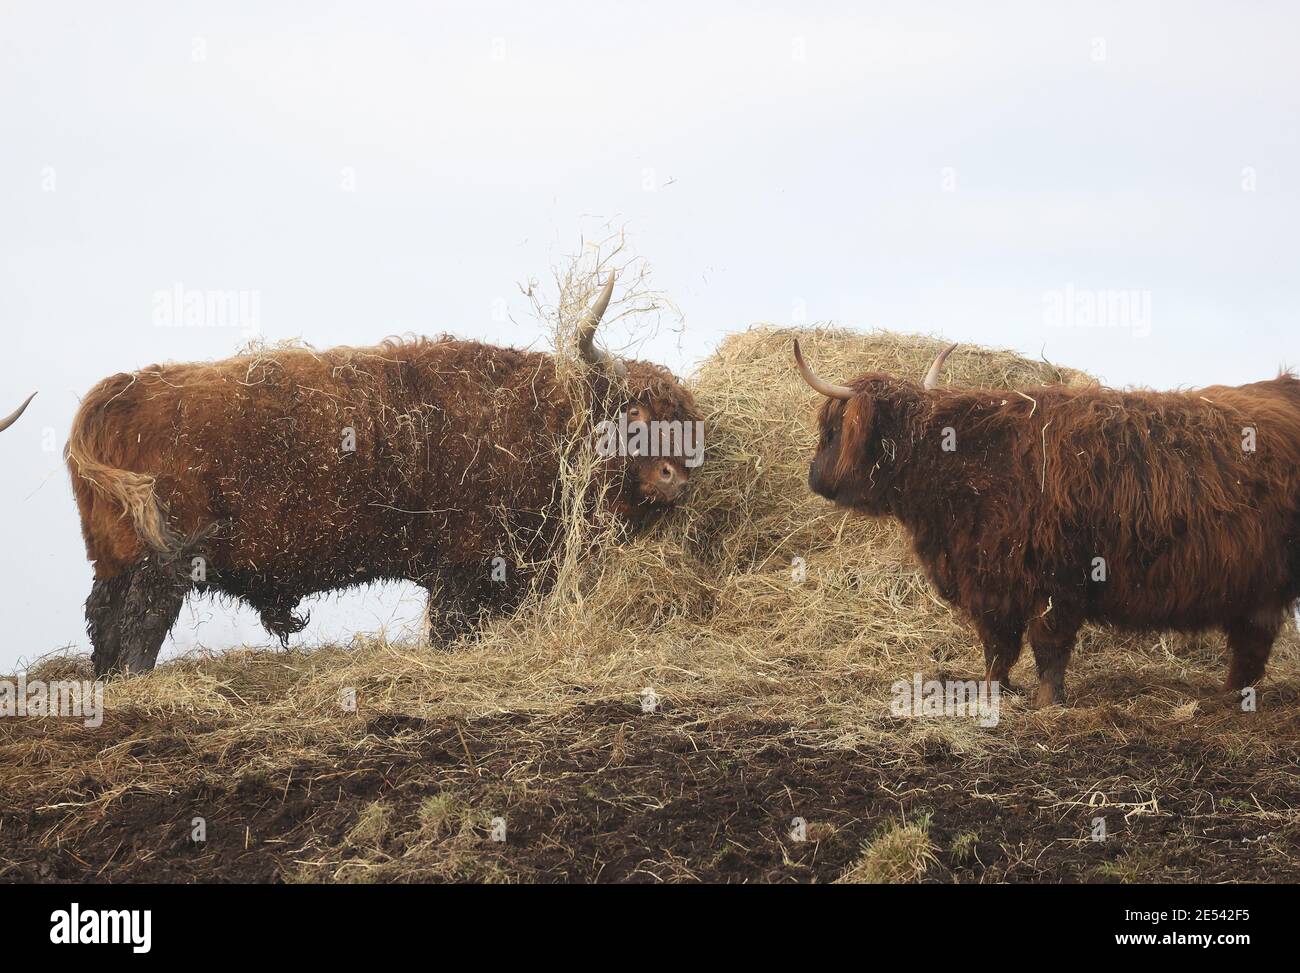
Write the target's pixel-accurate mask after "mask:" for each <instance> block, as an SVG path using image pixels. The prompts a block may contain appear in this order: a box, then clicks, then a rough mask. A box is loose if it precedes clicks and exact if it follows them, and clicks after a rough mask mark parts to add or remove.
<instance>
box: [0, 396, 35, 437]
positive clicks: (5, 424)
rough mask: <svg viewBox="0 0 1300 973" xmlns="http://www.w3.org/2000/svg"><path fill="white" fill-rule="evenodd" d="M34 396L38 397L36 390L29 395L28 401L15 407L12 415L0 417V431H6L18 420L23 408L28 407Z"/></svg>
mask: <svg viewBox="0 0 1300 973" xmlns="http://www.w3.org/2000/svg"><path fill="white" fill-rule="evenodd" d="M34 398H36V393H35V392H33V393H32V394H31V395H29V396H27V401H26V402H24V403H23V404H22V405H20V406H19V407H18V408H16V409H14V411H13V412H12V413H11V414H10V415H7V416H5V417H4V418H3V419H0V432H4V431H5V430H6V429H8V428H9V427H10V426H12V425H13V424H14V423H15V422H17V421H18V417H19V416H20V415H22V414H23V410H25V409H26V408H27V405H28V403H30V402H31V401H32V399H34Z"/></svg>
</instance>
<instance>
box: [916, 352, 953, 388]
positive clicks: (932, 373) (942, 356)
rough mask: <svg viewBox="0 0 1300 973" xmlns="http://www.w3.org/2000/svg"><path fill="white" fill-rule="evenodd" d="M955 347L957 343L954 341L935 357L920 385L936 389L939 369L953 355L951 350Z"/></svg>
mask: <svg viewBox="0 0 1300 973" xmlns="http://www.w3.org/2000/svg"><path fill="white" fill-rule="evenodd" d="M956 347H957V343H956V342H955V341H954V342H953V343H952V344H950V345H949V346H948V347H947V348H945V349H944V350H943V351H941V352H939V354H938V355H937V356H935V359H934V364H933V365H931V366H930V370H929V371H928V372H926V373H925V381H924V382H922V383H921V384H922V385H924V386H925V387H926V388H927V389H932V388H937V387H938V385H939V369H941V368H943V363H944V362H946V361H947V360H948V356H949V355H951V354H952V353H953V349H955V348H956Z"/></svg>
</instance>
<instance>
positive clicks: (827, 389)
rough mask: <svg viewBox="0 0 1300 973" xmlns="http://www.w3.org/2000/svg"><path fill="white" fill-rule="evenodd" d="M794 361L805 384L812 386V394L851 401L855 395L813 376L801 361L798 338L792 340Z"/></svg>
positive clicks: (811, 371)
mask: <svg viewBox="0 0 1300 973" xmlns="http://www.w3.org/2000/svg"><path fill="white" fill-rule="evenodd" d="M794 360H795V362H796V363H797V364H798V365H799V374H800V375H802V376H803V380H804V381H805V382H807V383H808V384H809V385H811V386H812V389H813V391H814V392H820V393H821V394H822V395H824V396H826V397H827V398H831V399H851V398H853V396H855V395H856V394H857V393H856V392H854V391H853V389H851V388H849V387H848V386H847V385H832V384H831V383H830V382H828V381H826V380H825V379H821V378H818V377H817V376H816V375H815V374H813V370H812V369H811V368H809V367H808V363H807V362H806V361H804V360H803V352H801V351H800V350H799V339H798V338H795V339H794Z"/></svg>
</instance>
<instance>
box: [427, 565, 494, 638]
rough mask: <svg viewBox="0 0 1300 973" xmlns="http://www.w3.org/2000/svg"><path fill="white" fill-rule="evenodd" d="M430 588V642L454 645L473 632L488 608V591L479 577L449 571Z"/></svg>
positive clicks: (428, 626)
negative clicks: (474, 577) (472, 577)
mask: <svg viewBox="0 0 1300 973" xmlns="http://www.w3.org/2000/svg"><path fill="white" fill-rule="evenodd" d="M427 589H428V592H429V600H428V602H427V603H426V605H425V610H424V622H425V631H426V633H427V635H428V637H429V644H430V645H437V646H441V647H444V648H446V647H449V646H451V644H452V643H454V642H455V641H457V640H458V639H460V638H463V637H464V636H466V635H468V634H470V633H471V632H473V631H474V629H475V628H476V627H477V626H478V624H479V622H480V621H481V620H482V618H483V616H484V615H485V614H486V613H487V611H488V599H487V598H486V591H485V589H484V585H483V583H482V582H481V581H479V580H478V579H470V578H467V577H466V576H465V575H463V574H460V573H458V572H451V571H447V572H444V573H442V574H440V575H439V577H438V578H437V579H436V580H435V581H434V582H433V583H431V584H429V585H428V586H427Z"/></svg>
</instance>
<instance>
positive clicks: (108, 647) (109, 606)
mask: <svg viewBox="0 0 1300 973" xmlns="http://www.w3.org/2000/svg"><path fill="white" fill-rule="evenodd" d="M131 575H132V573H131V572H130V571H124V572H122V573H121V574H119V575H116V576H115V577H112V578H96V579H95V581H94V583H93V584H92V585H91V586H90V597H88V598H87V599H86V633H87V634H88V635H89V636H90V647H91V652H90V663H91V665H92V666H94V669H95V675H96V676H102V675H103V674H104V673H106V672H108V671H109V669H111V668H112V667H113V666H115V665H116V664H117V657H118V654H119V653H120V652H121V637H122V631H121V626H122V609H123V607H124V606H125V605H126V595H127V592H128V591H129V590H130V588H131Z"/></svg>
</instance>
